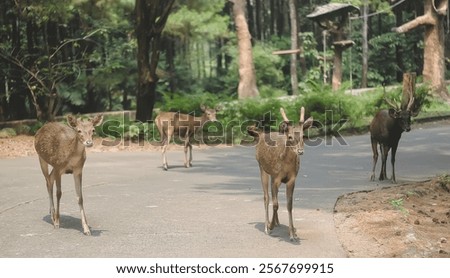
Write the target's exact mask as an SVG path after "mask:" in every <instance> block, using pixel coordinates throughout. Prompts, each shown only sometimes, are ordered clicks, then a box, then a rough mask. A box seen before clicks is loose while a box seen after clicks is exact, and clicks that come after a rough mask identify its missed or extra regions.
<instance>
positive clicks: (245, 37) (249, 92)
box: [230, 0, 259, 99]
mask: <svg viewBox="0 0 450 278" xmlns="http://www.w3.org/2000/svg"><path fill="white" fill-rule="evenodd" d="M230 1H231V2H233V3H234V5H233V14H234V21H235V24H236V32H237V37H238V45H239V86H238V97H239V99H244V98H249V97H255V96H259V91H258V88H257V86H256V75H255V66H254V64H253V54H252V43H251V36H250V32H249V31H248V25H247V20H246V19H245V0H230Z"/></svg>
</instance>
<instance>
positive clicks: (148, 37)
mask: <svg viewBox="0 0 450 278" xmlns="http://www.w3.org/2000/svg"><path fill="white" fill-rule="evenodd" d="M174 2H175V0H136V6H135V9H136V20H137V22H136V37H137V44H138V53H137V63H138V92H137V97H136V120H138V121H141V122H147V121H149V120H151V119H152V112H153V107H154V105H155V96H156V85H157V83H158V76H157V74H156V68H157V66H158V61H159V53H160V44H161V33H162V31H163V29H164V26H165V24H166V22H167V18H168V17H169V14H170V11H171V8H172V5H173V3H174Z"/></svg>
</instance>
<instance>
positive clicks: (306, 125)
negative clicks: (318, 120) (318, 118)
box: [303, 117, 314, 130]
mask: <svg viewBox="0 0 450 278" xmlns="http://www.w3.org/2000/svg"><path fill="white" fill-rule="evenodd" d="M313 123H314V119H313V117H309V118H308V119H307V120H306V121H305V122H304V123H303V130H306V129H308V128H310V127H312V125H313Z"/></svg>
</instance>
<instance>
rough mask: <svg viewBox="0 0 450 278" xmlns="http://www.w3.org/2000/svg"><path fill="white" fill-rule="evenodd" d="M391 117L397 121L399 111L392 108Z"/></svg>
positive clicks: (390, 110)
mask: <svg viewBox="0 0 450 278" xmlns="http://www.w3.org/2000/svg"><path fill="white" fill-rule="evenodd" d="M389 116H391V117H392V118H394V119H397V118H398V116H399V113H398V111H397V110H395V109H393V108H390V109H389Z"/></svg>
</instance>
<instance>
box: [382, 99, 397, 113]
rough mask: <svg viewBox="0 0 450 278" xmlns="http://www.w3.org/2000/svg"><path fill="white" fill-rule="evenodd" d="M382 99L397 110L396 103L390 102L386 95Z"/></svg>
mask: <svg viewBox="0 0 450 278" xmlns="http://www.w3.org/2000/svg"><path fill="white" fill-rule="evenodd" d="M384 101H386V103H387V104H389V105H390V106H391V107H392V108H394V109H395V110H399V108H398V104H397V103H395V102H392V101H391V100H390V99H388V98H387V97H384Z"/></svg>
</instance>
